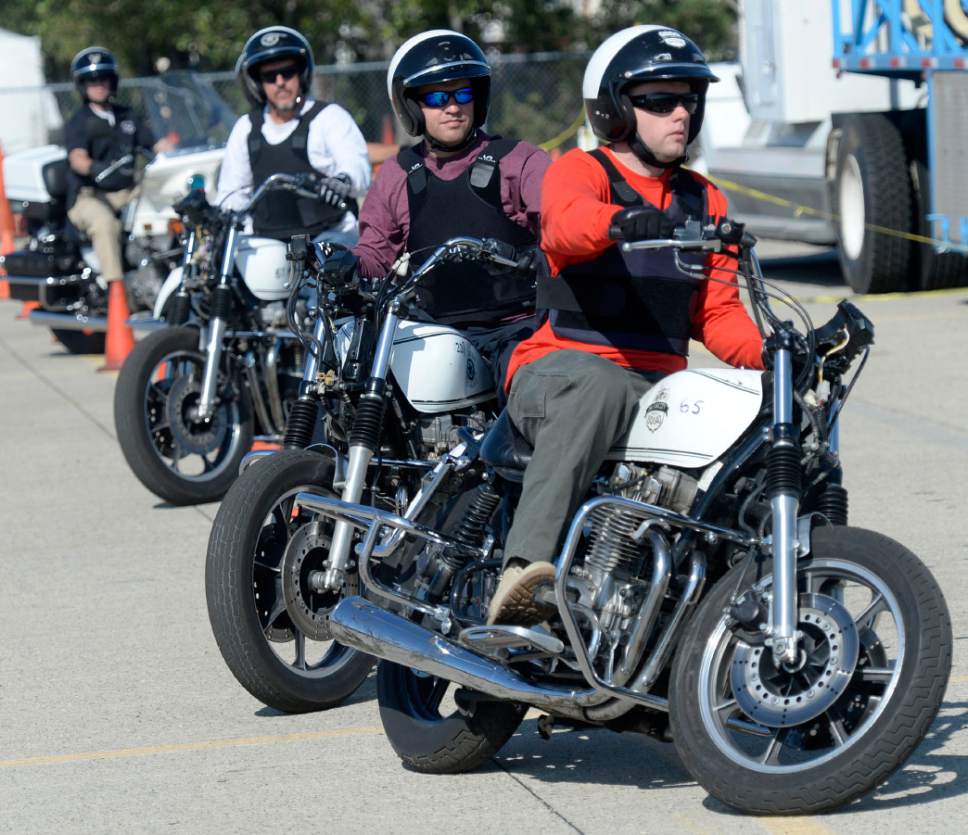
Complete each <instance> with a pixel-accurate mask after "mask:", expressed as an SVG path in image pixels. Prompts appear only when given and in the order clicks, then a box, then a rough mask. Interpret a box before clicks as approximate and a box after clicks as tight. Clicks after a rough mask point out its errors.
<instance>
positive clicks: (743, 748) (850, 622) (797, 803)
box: [669, 527, 951, 814]
mask: <svg viewBox="0 0 968 835" xmlns="http://www.w3.org/2000/svg"><path fill="white" fill-rule="evenodd" d="M811 549H812V550H811V554H810V556H809V557H807V558H806V559H803V560H801V561H800V562H799V563H798V565H797V579H798V586H799V591H800V598H799V623H798V626H797V629H798V631H799V632H800V633H802V638H801V640H800V645H799V647H800V657H799V658H798V659H797V662H796V663H795V664H793V665H790V666H789V667H787V666H786V665H783V664H777V663H776V662H775V661H774V658H773V654H772V652H771V650H770V648H769V647H767V646H765V645H763V644H758V643H755V642H753V643H749V642H747V640H746V636H745V635H743V634H737V633H736V632H735V631H733V629H731V627H730V623H729V622H728V620H727V616H726V614H725V612H726V610H727V608H728V606H729V602H730V599H731V596H732V595H733V594H734V592H735V591H736V590H737V585H738V583H739V582H740V576H739V575H740V572H742V571H743V567H742V566H738V567H737V568H736V569H734V570H732V571H731V572H729V573H727V574H726V575H725V576H724V577H723V578H722V579H721V580H720V581H719V582H718V583H717V584H716V586H714V587H713V589H712V591H711V592H710V593H709V594H708V595H707V596H706V598H705V599H704V600H703V602H702V603H701V604H700V606H699V609H698V610H697V611H696V614H695V616H694V617H693V620H692V622H691V623H690V625H689V627H688V629H687V631H686V633H685V634H684V635H683V638H682V641H681V643H680V645H679V647H678V649H677V651H676V659H675V663H674V666H673V671H672V679H671V688H670V695H669V711H670V717H671V720H672V735H673V739H674V740H675V744H676V748H677V749H678V751H679V755H680V756H681V758H682V761H683V763H684V764H685V765H686V767H687V768H688V769H689V771H690V773H691V774H692V775H693V776H694V777H695V778H696V780H698V781H699V783H700V784H701V785H702V786H703V788H705V789H706V790H707V791H708V792H709V793H710V794H712V795H713V796H715V797H716V798H718V799H719V800H721V801H722V802H723V803H726V804H728V805H730V806H733V807H735V808H737V809H740V810H742V811H744V812H752V813H761V814H807V813H809V814H816V813H819V812H826V811H830V810H832V809H835V808H837V807H838V806H841V805H843V804H844V803H847V802H849V801H850V800H853V799H855V798H858V797H860V796H862V795H864V794H866V793H867V792H869V791H871V790H872V789H873V788H875V787H876V786H877V785H878V784H880V783H882V782H883V781H884V780H886V779H887V778H888V777H889V776H890V775H891V773H893V772H894V771H895V770H896V769H897V768H898V767H899V766H900V765H901V764H902V763H903V762H904V761H905V760H906V759H907V758H908V756H910V754H911V753H912V752H913V751H914V749H915V748H916V747H917V746H918V744H919V743H920V742H921V740H922V739H924V736H925V734H926V733H927V731H928V728H929V726H930V725H931V722H932V720H933V719H934V717H935V715H936V714H937V712H938V708H939V707H940V705H941V699H942V697H943V695H944V691H945V686H946V684H947V681H948V675H949V673H950V671H951V620H950V618H949V616H948V610H947V607H946V605H945V601H944V597H943V595H942V593H941V589H940V588H939V587H938V584H937V582H936V581H935V579H934V578H933V577H932V576H931V574H930V572H929V571H928V570H927V568H925V566H924V565H923V564H922V563H921V562H920V561H919V560H918V559H917V557H915V555H914V554H912V553H911V552H910V551H908V550H907V549H906V548H904V547H903V546H902V545H900V544H898V543H897V542H894V541H893V540H891V539H888V538H887V537H885V536H882V535H880V534H877V533H874V532H873V531H866V530H861V529H859V528H848V527H826V528H818V529H816V530H815V531H814V532H813V535H812V542H811ZM770 581H771V578H770V577H765V578H763V579H761V580H760V581H759V583H758V584H757V587H758V588H760V589H761V590H762V591H763V592H764V593H768V592H769V590H770V588H771V583H770ZM747 582H749V580H747Z"/></svg>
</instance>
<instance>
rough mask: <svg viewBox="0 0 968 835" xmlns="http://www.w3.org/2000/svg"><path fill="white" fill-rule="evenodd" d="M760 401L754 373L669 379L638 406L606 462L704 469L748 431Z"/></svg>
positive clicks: (718, 371)
mask: <svg viewBox="0 0 968 835" xmlns="http://www.w3.org/2000/svg"><path fill="white" fill-rule="evenodd" d="M762 401H763V383H762V372H760V371H746V370H743V369H737V368H708V369H695V370H688V371H679V372H677V373H675V374H670V375H669V376H668V377H665V378H663V379H662V380H660V381H659V382H658V383H656V384H655V385H654V386H653V387H652V388H651V389H650V390H649V391H648V392H647V393H646V394H645V395H644V396H643V397H642V399H641V400H640V401H639V405H638V408H637V409H636V412H635V417H634V419H633V421H632V428H631V429H630V430H629V431H628V433H627V434H626V435H625V436H624V437H623V438H621V439H620V440H619V441H618V443H616V444H615V446H614V447H612V449H611V451H610V452H609V453H608V458H609V459H610V460H613V461H616V460H618V461H650V462H655V463H657V464H669V465H672V466H675V467H686V468H693V467H705V466H706V465H708V464H711V463H712V462H713V461H715V460H716V459H717V458H719V457H720V456H721V455H722V454H723V453H724V452H726V450H728V449H729V448H730V446H732V445H733V443H735V441H736V439H737V438H739V436H740V435H741V434H742V433H743V432H744V431H745V430H746V429H747V428H748V427H749V425H750V424H751V423H752V422H753V420H754V419H755V418H756V416H757V415H758V414H759V412H760V406H761V404H762Z"/></svg>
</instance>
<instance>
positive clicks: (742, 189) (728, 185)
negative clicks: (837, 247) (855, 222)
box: [705, 174, 968, 253]
mask: <svg viewBox="0 0 968 835" xmlns="http://www.w3.org/2000/svg"><path fill="white" fill-rule="evenodd" d="M705 176H706V179H707V180H709V181H710V182H711V183H713V184H714V185H717V186H719V187H720V188H721V189H723V190H724V191H735V192H737V193H738V194H745V195H746V196H747V197H752V198H753V199H755V200H760V201H761V202H764V203H772V204H773V205H774V206H782V207H783V208H785V209H793V216H794V217H800V216H801V215H814V216H815V217H819V218H824V219H825V220H829V221H832V222H834V223H836V222H838V221H839V220H840V215H836V214H832V213H830V212H822V211H820V210H819V209H814V208H812V207H810V206H802V205H800V204H799V203H794V202H793V201H792V200H787V199H786V198H784V197H777V196H776V195H775V194H767V193H766V192H765V191H760V190H759V189H755V188H750V187H749V186H744V185H741V184H740V183H736V182H733V181H732V180H727V179H725V178H724V177H714V176H713V175H712V174H706V175H705ZM864 228H865V229H870V230H871V231H872V232H878V233H879V234H881V235H891V236H893V237H895V238H904V239H906V240H909V241H914V242H915V243H919V244H933V245H936V246H941V247H944V248H945V249H948V250H951V251H953V252H965V253H968V245H965V244H956V243H953V242H952V241H943V240H940V239H939V238H930V237H928V236H927V235H916V234H914V233H913V232H905V231H903V230H901V229H891V228H890V227H887V226H878V225H877V224H876V223H865V224H864Z"/></svg>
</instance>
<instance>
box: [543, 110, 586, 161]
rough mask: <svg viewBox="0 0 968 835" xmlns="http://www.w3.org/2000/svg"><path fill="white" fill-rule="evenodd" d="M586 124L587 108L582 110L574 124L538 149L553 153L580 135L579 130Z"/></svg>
mask: <svg viewBox="0 0 968 835" xmlns="http://www.w3.org/2000/svg"><path fill="white" fill-rule="evenodd" d="M584 122H585V108H582V109H581V111H580V112H579V114H578V115H577V116H576V117H575V121H574V122H572V123H571V124H570V125H569V126H568V127H567V128H565V129H564V130H563V131H562V132H561V133H559V134H558V135H557V136H555V137H553V138H552V139H549V140H548V141H547V142H542V143H541V144H540V145H539V146H538V147H539V148H541V150H542V151H551V150H553V149H554V148H557V147H558V146H559V145H563V144H564V143H565V142H567V141H568V140H569V139H571V137H573V136H574V135H575V134H576V133H578V128H580V127H581V126H582V124H584Z"/></svg>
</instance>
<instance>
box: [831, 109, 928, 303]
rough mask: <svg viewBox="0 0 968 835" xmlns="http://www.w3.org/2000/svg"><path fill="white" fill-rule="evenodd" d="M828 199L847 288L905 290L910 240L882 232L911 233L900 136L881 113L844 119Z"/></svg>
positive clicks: (905, 160) (909, 188)
mask: <svg viewBox="0 0 968 835" xmlns="http://www.w3.org/2000/svg"><path fill="white" fill-rule="evenodd" d="M830 196H831V206H832V208H833V212H834V215H835V217H836V221H835V224H834V225H835V227H836V230H837V254H838V256H839V258H840V266H841V269H842V270H843V274H844V280H845V281H846V282H847V284H849V285H850V288H851V289H852V290H853V291H854V292H855V293H889V292H891V291H895V290H907V289H908V288H909V285H910V283H911V282H910V270H911V261H912V250H913V247H912V244H911V241H909V240H907V239H906V238H904V237H902V236H900V235H892V234H889V233H885V231H883V230H888V229H890V230H897V231H900V232H910V231H911V229H912V215H913V206H912V197H911V183H910V178H909V176H908V165H907V159H906V156H905V153H904V143H903V142H902V141H901V133H900V131H898V129H897V128H896V127H894V125H893V124H891V122H890V121H889V120H888V119H887V118H886V117H884V116H883V115H881V114H880V113H863V114H858V115H854V116H850V117H848V118H847V119H845V120H844V123H843V127H842V129H841V137H840V143H839V145H838V147H837V158H836V170H835V178H834V181H833V183H831V184H830Z"/></svg>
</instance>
